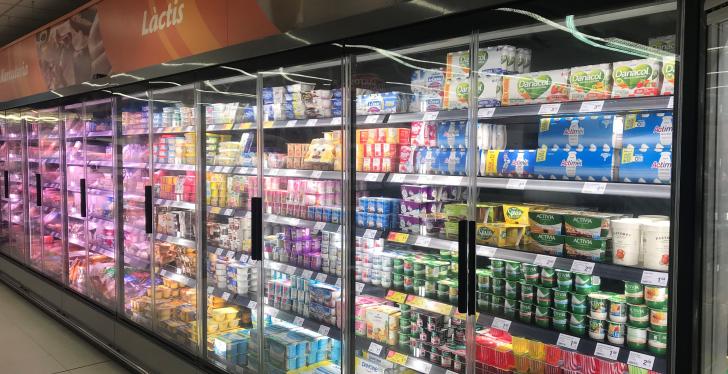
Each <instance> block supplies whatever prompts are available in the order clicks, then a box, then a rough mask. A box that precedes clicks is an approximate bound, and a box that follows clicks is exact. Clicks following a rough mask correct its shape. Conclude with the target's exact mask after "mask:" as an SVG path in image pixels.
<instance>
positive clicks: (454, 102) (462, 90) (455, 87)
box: [443, 73, 502, 109]
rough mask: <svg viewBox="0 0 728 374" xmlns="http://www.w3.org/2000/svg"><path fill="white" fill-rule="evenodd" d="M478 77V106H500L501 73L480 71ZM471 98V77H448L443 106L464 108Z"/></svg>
mask: <svg viewBox="0 0 728 374" xmlns="http://www.w3.org/2000/svg"><path fill="white" fill-rule="evenodd" d="M479 75H480V76H479V79H478V99H477V101H478V107H492V106H500V104H501V96H502V79H501V76H499V75H492V74H487V73H480V74H479ZM469 100H470V79H468V78H455V79H448V80H447V82H446V83H445V95H444V97H443V107H444V108H447V109H463V108H467V107H468V103H469Z"/></svg>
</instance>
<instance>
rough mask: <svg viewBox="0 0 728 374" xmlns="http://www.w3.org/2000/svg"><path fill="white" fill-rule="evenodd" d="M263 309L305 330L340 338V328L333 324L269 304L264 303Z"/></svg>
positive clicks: (270, 314) (266, 312)
mask: <svg viewBox="0 0 728 374" xmlns="http://www.w3.org/2000/svg"><path fill="white" fill-rule="evenodd" d="M264 310H265V314H267V315H269V316H271V317H273V318H277V319H280V320H283V321H286V322H289V323H292V324H294V325H296V326H300V327H303V328H305V329H306V330H310V331H314V332H317V333H319V334H321V335H325V336H328V337H330V338H334V339H337V340H341V329H340V328H338V327H336V326H334V325H330V324H328V323H323V322H321V321H317V320H314V319H312V318H304V317H303V316H300V315H298V314H296V313H293V312H290V311H285V310H280V309H277V308H274V307H272V306H270V305H266V306H265V309H264Z"/></svg>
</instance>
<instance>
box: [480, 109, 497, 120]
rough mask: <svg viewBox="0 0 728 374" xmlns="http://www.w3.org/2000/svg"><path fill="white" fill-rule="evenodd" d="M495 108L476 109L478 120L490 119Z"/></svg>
mask: <svg viewBox="0 0 728 374" xmlns="http://www.w3.org/2000/svg"><path fill="white" fill-rule="evenodd" d="M494 113H495V108H480V109H478V118H490V117H493V114H494Z"/></svg>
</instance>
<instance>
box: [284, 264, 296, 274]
mask: <svg viewBox="0 0 728 374" xmlns="http://www.w3.org/2000/svg"><path fill="white" fill-rule="evenodd" d="M295 272H296V268H294V267H293V266H291V265H288V266H286V273H288V274H293V273H295Z"/></svg>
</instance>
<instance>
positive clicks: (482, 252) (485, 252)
mask: <svg viewBox="0 0 728 374" xmlns="http://www.w3.org/2000/svg"><path fill="white" fill-rule="evenodd" d="M497 249H498V248H495V247H485V246H481V247H479V248H478V249H477V254H478V256H485V257H493V256H495V251H496V250H497Z"/></svg>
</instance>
